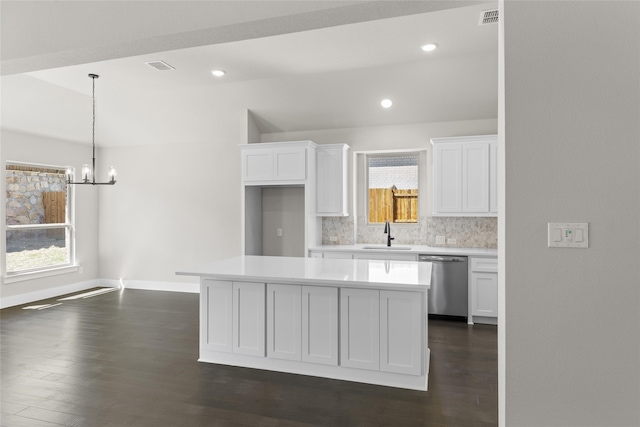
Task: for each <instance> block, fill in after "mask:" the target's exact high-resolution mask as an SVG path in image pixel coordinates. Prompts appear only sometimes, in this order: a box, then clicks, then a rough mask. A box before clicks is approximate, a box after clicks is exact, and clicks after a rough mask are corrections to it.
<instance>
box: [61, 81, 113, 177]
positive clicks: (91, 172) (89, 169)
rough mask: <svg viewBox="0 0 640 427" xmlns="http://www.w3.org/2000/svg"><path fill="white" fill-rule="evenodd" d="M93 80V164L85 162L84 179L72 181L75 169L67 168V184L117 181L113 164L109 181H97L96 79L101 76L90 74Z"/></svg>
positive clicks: (108, 175) (109, 173)
mask: <svg viewBox="0 0 640 427" xmlns="http://www.w3.org/2000/svg"><path fill="white" fill-rule="evenodd" d="M89 77H90V78H91V80H92V82H93V133H92V136H91V142H92V144H93V158H92V163H91V165H89V164H86V163H85V164H84V165H82V172H81V175H82V181H72V177H73V171H72V170H71V168H68V169H67V184H76V185H81V184H87V185H114V184H115V183H116V168H115V167H113V166H110V167H109V172H108V173H107V177H108V178H109V181H107V182H96V175H95V170H96V79H97V78H98V77H100V76H99V75H97V74H89Z"/></svg>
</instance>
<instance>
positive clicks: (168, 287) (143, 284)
mask: <svg viewBox="0 0 640 427" xmlns="http://www.w3.org/2000/svg"><path fill="white" fill-rule="evenodd" d="M105 282H112V283H113V282H115V283H117V284H118V286H120V281H119V280H106V281H105ZM122 284H123V285H124V288H125V289H143V290H147V291H168V292H188V293H192V294H198V293H200V284H198V283H184V282H157V281H153V280H122Z"/></svg>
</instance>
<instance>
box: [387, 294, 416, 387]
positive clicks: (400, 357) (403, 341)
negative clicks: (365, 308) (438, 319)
mask: <svg viewBox="0 0 640 427" xmlns="http://www.w3.org/2000/svg"><path fill="white" fill-rule="evenodd" d="M421 318H422V294H420V293H419V292H403V291H380V370H381V371H385V372H395V373H398V374H408V375H421V374H422V365H423V363H422V348H423V344H422V343H423V338H422V337H423V333H422V322H421Z"/></svg>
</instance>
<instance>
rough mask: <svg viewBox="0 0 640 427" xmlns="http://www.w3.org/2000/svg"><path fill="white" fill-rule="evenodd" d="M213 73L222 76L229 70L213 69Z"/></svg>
mask: <svg viewBox="0 0 640 427" xmlns="http://www.w3.org/2000/svg"><path fill="white" fill-rule="evenodd" d="M211 74H213V75H214V76H216V77H222V76H224V75H225V74H227V72H226V71H224V70H211Z"/></svg>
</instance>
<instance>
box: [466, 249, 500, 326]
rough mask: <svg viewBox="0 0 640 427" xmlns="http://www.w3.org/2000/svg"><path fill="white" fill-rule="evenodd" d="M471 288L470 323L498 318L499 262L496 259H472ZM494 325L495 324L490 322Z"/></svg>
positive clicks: (470, 270)
mask: <svg viewBox="0 0 640 427" xmlns="http://www.w3.org/2000/svg"><path fill="white" fill-rule="evenodd" d="M469 286H470V288H471V289H470V292H469V295H470V296H471V304H470V306H471V307H470V313H471V317H470V319H469V320H470V321H471V322H475V323H485V322H483V321H482V319H477V318H475V316H477V317H481V318H489V319H494V320H495V319H497V317H498V260H497V259H496V258H470V262H469ZM490 323H493V322H490Z"/></svg>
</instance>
